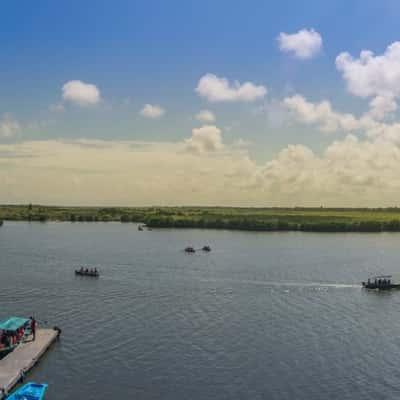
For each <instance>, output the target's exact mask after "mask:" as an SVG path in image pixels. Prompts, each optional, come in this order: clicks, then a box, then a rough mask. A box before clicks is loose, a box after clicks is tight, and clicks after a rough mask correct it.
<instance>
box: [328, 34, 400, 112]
mask: <svg viewBox="0 0 400 400" xmlns="http://www.w3.org/2000/svg"><path fill="white" fill-rule="evenodd" d="M336 68H337V69H338V71H340V72H341V74H342V76H343V79H344V80H345V82H346V85H347V89H348V91H349V92H350V93H351V94H353V95H355V96H358V97H362V98H368V97H373V99H372V101H371V103H370V107H371V116H372V117H374V118H376V119H383V118H384V117H385V115H386V114H387V113H390V112H393V111H395V110H396V109H397V104H396V98H397V97H398V96H399V95H400V42H394V43H392V44H391V45H389V46H388V47H387V49H386V50H385V52H384V53H383V54H382V55H374V53H373V52H372V51H370V50H363V51H361V53H360V56H359V58H354V57H352V56H351V55H350V54H349V53H348V52H342V53H340V54H339V55H338V56H337V57H336Z"/></svg>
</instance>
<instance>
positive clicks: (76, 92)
mask: <svg viewBox="0 0 400 400" xmlns="http://www.w3.org/2000/svg"><path fill="white" fill-rule="evenodd" d="M62 92H63V94H62V97H63V99H64V100H66V101H69V102H71V103H75V104H78V105H79V106H92V105H95V104H97V103H99V102H100V100H101V96H100V90H99V89H98V88H97V86H96V85H93V84H91V83H85V82H82V81H79V80H73V81H68V82H66V83H65V84H64V85H63V87H62Z"/></svg>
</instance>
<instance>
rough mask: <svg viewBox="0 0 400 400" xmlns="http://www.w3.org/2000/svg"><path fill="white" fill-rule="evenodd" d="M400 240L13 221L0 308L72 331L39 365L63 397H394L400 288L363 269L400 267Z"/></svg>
mask: <svg viewBox="0 0 400 400" xmlns="http://www.w3.org/2000/svg"><path fill="white" fill-rule="evenodd" d="M399 241H400V234H399V233H380V234H372V233H368V234H356V233H347V234H315V233H301V232H279V233H250V232H233V231H213V230H195V229H193V230H178V229H163V230H153V231H143V232H140V231H138V230H137V225H135V224H120V223H44V224H41V223H27V222H18V223H17V222H5V223H4V225H3V226H2V227H1V228H0V318H1V319H3V318H6V317H8V316H10V315H17V316H30V315H34V316H36V318H38V319H39V320H41V321H49V322H48V325H50V326H53V325H58V326H60V327H61V328H62V330H63V332H62V337H61V340H60V341H59V342H57V343H56V344H55V345H54V346H53V347H52V348H51V350H50V351H49V352H48V353H47V354H46V355H45V356H44V358H43V359H42V361H41V362H40V363H39V364H38V366H37V367H35V369H34V370H33V371H32V372H31V373H30V374H29V379H30V380H37V381H39V382H42V381H44V382H48V383H49V390H48V398H49V399H50V400H64V399H69V400H71V399H85V400H89V399H93V400H95V399H96V400H106V399H110V398H120V399H141V400H146V399H152V400H153V399H154V400H158V399H160V400H161V399H162V400H169V399H171V400H172V399H173V400H177V399H191V400H203V399H204V400H205V399H218V400H224V399H229V400H232V399H246V400H247V399H248V400H257V399H288V400H289V399H291V400H292V399H321V398H329V399H353V400H354V399H383V398H384V399H395V398H398V394H399V392H400V357H399V354H400V291H398V292H397V291H393V292H388V293H374V292H367V291H364V290H362V289H361V288H360V285H359V282H360V281H361V280H365V279H366V278H367V277H368V275H370V274H371V275H373V274H377V273H385V274H393V275H394V279H396V278H397V279H396V280H399V279H400V263H399V258H400V257H399ZM205 244H209V245H211V247H212V251H211V252H210V253H204V252H201V251H199V252H196V253H195V254H186V253H184V252H183V251H182V249H183V248H184V247H185V246H188V245H192V246H194V247H197V248H198V247H202V246H203V245H205ZM80 266H84V267H86V266H87V267H89V268H90V267H97V268H98V269H99V270H100V271H101V277H100V278H99V279H93V278H82V277H76V276H75V275H74V273H73V271H74V269H75V268H77V267H80ZM42 326H46V323H43V324H42Z"/></svg>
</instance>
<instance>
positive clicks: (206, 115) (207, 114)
mask: <svg viewBox="0 0 400 400" xmlns="http://www.w3.org/2000/svg"><path fill="white" fill-rule="evenodd" d="M196 119H197V120H198V121H200V122H204V123H210V122H214V121H215V115H214V114H213V113H212V112H211V111H210V110H201V111H200V112H199V113H198V114H197V115H196Z"/></svg>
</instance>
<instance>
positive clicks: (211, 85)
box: [196, 74, 267, 102]
mask: <svg viewBox="0 0 400 400" xmlns="http://www.w3.org/2000/svg"><path fill="white" fill-rule="evenodd" d="M196 92H197V94H198V95H199V96H201V97H205V98H206V99H207V100H208V101H210V102H222V101H244V102H251V101H255V100H257V99H261V98H263V97H264V96H265V95H266V94H267V88H266V87H265V86H262V85H260V86H256V85H255V84H253V83H252V82H244V83H243V84H240V82H238V81H235V82H234V83H233V85H231V84H230V82H229V81H228V80H227V79H226V78H219V77H218V76H216V75H214V74H206V75H204V76H202V77H201V78H200V80H199V82H198V84H197V87H196Z"/></svg>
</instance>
